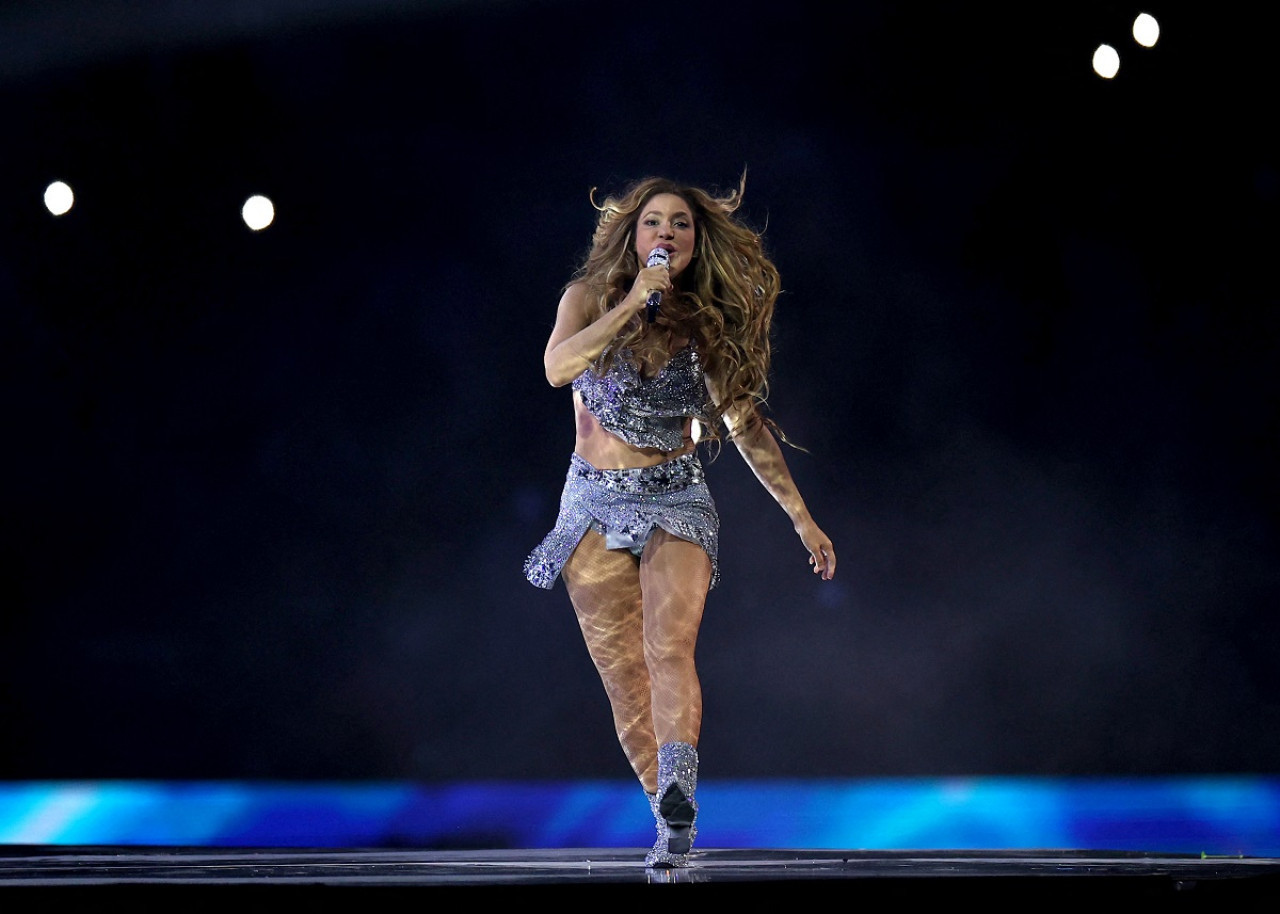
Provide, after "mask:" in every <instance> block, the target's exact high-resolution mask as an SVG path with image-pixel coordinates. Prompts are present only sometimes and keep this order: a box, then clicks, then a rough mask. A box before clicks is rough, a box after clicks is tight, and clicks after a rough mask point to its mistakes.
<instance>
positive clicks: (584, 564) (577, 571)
mask: <svg viewBox="0 0 1280 914" xmlns="http://www.w3.org/2000/svg"><path fill="white" fill-rule="evenodd" d="M562 576H563V578H564V582H565V586H566V587H567V588H568V591H569V599H570V600H571V601H572V602H573V608H574V611H575V612H576V613H577V615H578V624H579V625H580V626H581V627H582V636H583V638H584V639H585V640H586V642H587V651H588V652H589V653H590V654H591V659H592V661H593V662H594V663H595V665H596V670H598V671H599V673H600V679H601V680H602V681H603V682H604V688H605V693H606V694H607V695H608V696H609V704H610V706H611V707H612V709H613V725H614V729H615V730H616V731H617V734H618V742H620V743H621V744H622V751H623V752H624V753H626V756H627V760H628V761H629V762H630V763H631V767H632V769H633V770H634V771H635V773H636V777H638V778H639V779H640V783H641V784H642V785H643V786H644V789H645V790H646V791H648V792H649V793H653V792H654V791H656V790H657V787H658V746H660V745H662V744H663V743H669V742H674V741H680V742H686V743H689V744H690V745H693V746H697V744H698V733H699V731H700V729H701V727H702V687H701V685H699V683H698V673H697V670H696V669H695V667H694V661H693V654H694V648H695V646H696V644H697V641H698V628H699V626H701V624H702V611H703V606H704V604H705V602H706V598H707V589H708V587H709V586H710V584H711V560H710V559H709V558H708V557H707V554H706V553H705V552H703V551H702V548H701V547H700V546H698V545H697V544H696V543H691V542H688V541H687V540H682V539H680V538H679V537H677V536H673V535H671V534H670V533H667V532H666V531H665V530H662V529H656V530H654V532H653V535H652V536H651V537H650V539H649V542H648V544H647V545H646V546H645V550H644V556H643V557H642V558H640V559H637V558H636V557H635V556H634V555H632V554H631V553H630V552H627V551H625V550H609V549H606V548H605V545H604V536H603V535H602V534H600V533H597V532H596V531H594V530H588V531H587V533H586V535H585V536H584V537H583V538H582V542H581V543H579V544H578V548H577V549H576V550H574V553H573V555H572V556H570V557H569V561H568V562H567V563H566V564H565V566H564V569H563V571H562Z"/></svg>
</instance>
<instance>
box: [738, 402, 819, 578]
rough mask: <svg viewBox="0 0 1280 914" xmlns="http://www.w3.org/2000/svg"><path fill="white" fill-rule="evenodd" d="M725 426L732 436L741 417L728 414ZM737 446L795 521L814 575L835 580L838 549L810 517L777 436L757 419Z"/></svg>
mask: <svg viewBox="0 0 1280 914" xmlns="http://www.w3.org/2000/svg"><path fill="white" fill-rule="evenodd" d="M725 422H726V423H727V424H728V426H729V430H730V431H731V432H734V431H735V430H737V429H738V427H739V425H740V424H741V422H740V420H739V417H738V416H736V415H731V414H730V413H729V412H728V411H726V413H725ZM733 443H734V444H735V445H737V447H738V453H740V454H742V459H743V460H745V461H746V462H747V466H749V467H751V472H753V473H755V474H756V479H758V480H760V484H761V485H763V486H764V487H765V489H766V490H767V491H768V493H769V494H770V495H772V496H773V499H774V501H776V502H777V503H778V504H779V505H781V506H782V510H784V511H786V512H787V517H789V518H791V523H792V524H793V525H794V526H795V530H796V534H797V535H798V536H799V537H800V541H801V542H802V543H804V548H805V549H807V550H808V551H809V564H810V565H812V566H813V573H814V574H820V575H822V579H823V580H824V581H829V580H831V578H832V576H833V575H835V573H836V552H835V548H834V547H833V546H832V545H831V538H830V537H828V536H827V535H826V534H825V533H823V532H822V529H821V528H820V527H819V526H818V525H817V524H816V523H814V521H813V517H812V516H811V515H810V514H809V509H808V508H807V507H806V506H805V503H804V499H803V498H801V496H800V490H799V489H798V488H796V484H795V481H794V480H793V479H792V478H791V470H790V469H789V468H788V467H787V459H786V457H784V456H783V454H782V448H781V447H779V445H778V439H777V438H775V437H774V435H773V432H772V431H770V429H769V427H768V426H767V425H765V424H764V422H762V421H759V420H758V419H757V421H755V422H754V423H749V424H748V425H747V426H746V427H744V428H742V429H741V431H738V432H737V433H736V434H734V435H733Z"/></svg>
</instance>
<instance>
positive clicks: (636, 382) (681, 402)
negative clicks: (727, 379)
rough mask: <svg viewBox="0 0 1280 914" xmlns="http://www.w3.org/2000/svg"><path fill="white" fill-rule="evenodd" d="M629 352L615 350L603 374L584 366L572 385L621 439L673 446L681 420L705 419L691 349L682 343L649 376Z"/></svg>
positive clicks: (703, 392) (702, 388)
mask: <svg viewBox="0 0 1280 914" xmlns="http://www.w3.org/2000/svg"><path fill="white" fill-rule="evenodd" d="M629 356H630V353H629V352H621V353H619V354H618V357H617V358H615V359H614V360H613V364H612V365H611V366H610V367H609V370H608V371H607V372H606V373H605V374H604V375H597V374H596V373H595V371H593V370H590V369H588V370H587V371H584V372H583V373H582V374H580V375H579V376H578V377H577V378H575V379H574V381H573V389H574V390H576V391H577V392H578V394H579V396H581V397H582V403H583V405H584V406H586V407H587V409H588V410H589V411H590V412H591V415H593V416H595V417H596V421H598V422H599V423H600V425H601V427H602V428H604V429H605V430H606V431H609V432H612V433H613V434H615V435H617V436H618V437H619V438H621V439H622V440H623V441H625V442H627V444H630V445H632V446H633V447H654V448H658V449H660V450H663V451H675V450H679V449H680V448H681V447H682V446H683V445H684V425H685V420H686V419H690V418H692V419H698V420H699V421H702V422H707V421H709V420H708V417H707V414H706V403H707V388H706V384H705V382H704V381H703V377H702V360H701V359H699V358H698V352H697V350H696V349H694V348H693V347H692V346H685V347H684V348H683V349H681V350H679V351H677V352H676V353H675V354H673V355H672V356H671V358H670V360H669V361H668V362H667V364H666V365H664V366H663V368H662V370H661V371H659V372H658V373H657V374H656V375H654V376H653V377H652V378H645V377H643V376H642V375H641V374H640V369H639V368H637V367H636V366H635V365H633V364H632V363H631V360H630V358H629ZM601 358H602V359H603V358H604V355H602V356H601Z"/></svg>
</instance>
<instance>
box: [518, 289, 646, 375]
mask: <svg viewBox="0 0 1280 914" xmlns="http://www.w3.org/2000/svg"><path fill="white" fill-rule="evenodd" d="M657 269H658V270H661V269H663V268H657ZM642 280H643V281H642ZM665 282H666V275H665V273H659V272H655V270H653V269H647V270H643V271H641V275H640V276H639V277H637V281H636V283H635V284H634V285H633V286H632V287H631V291H629V292H628V293H627V297H626V298H624V299H623V300H622V301H621V302H619V303H618V305H617V307H614V308H610V309H609V310H608V311H606V312H605V313H604V314H602V315H601V316H600V317H598V318H596V319H595V320H594V321H593V320H591V318H590V315H589V313H588V305H587V296H586V288H585V286H583V285H582V284H581V283H574V284H573V285H571V286H569V288H567V289H565V292H564V295H562V296H561V297H560V307H559V308H558V309H557V310H556V325H555V328H554V329H553V330H552V331H551V338H550V339H549V340H547V351H546V352H545V353H543V356H542V364H543V367H544V368H545V369H546V372H547V381H548V383H550V384H551V386H552V387H564V385H566V384H568V383H569V382H570V381H572V380H573V379H574V378H576V377H577V376H578V375H580V374H582V373H583V372H584V371H586V370H587V369H588V368H590V367H591V366H592V365H593V364H595V360H596V359H597V358H599V357H600V353H602V352H604V350H605V348H606V347H607V346H608V345H609V344H610V343H611V342H613V339H614V337H616V336H617V335H618V333H619V332H620V331H621V330H622V328H623V327H625V326H626V325H627V322H628V321H629V320H631V318H632V317H633V316H634V315H636V314H638V313H640V312H641V311H643V310H644V304H645V298H646V297H647V296H648V294H649V290H650V289H651V288H655V287H656V288H659V289H661V290H663V291H665V287H664V286H663V283H665Z"/></svg>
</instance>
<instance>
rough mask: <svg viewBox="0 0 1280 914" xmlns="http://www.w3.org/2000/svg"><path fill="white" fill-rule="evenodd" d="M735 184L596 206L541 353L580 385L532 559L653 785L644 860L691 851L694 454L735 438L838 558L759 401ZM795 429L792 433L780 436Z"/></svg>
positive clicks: (558, 373) (707, 554) (715, 528)
mask: <svg viewBox="0 0 1280 914" xmlns="http://www.w3.org/2000/svg"><path fill="white" fill-rule="evenodd" d="M745 181H746V178H745V175H744V176H743V179H742V181H741V182H740V183H739V186H738V188H737V190H735V191H733V192H730V193H728V194H727V195H725V196H714V195H713V194H711V193H709V192H707V191H705V190H701V189H699V188H696V187H686V186H682V185H679V184H676V183H674V182H672V181H669V180H666V179H663V178H647V179H645V180H642V181H640V182H638V183H637V184H635V185H634V186H632V187H631V189H630V190H629V191H627V192H626V193H624V194H622V195H621V196H617V197H609V198H607V199H605V201H604V202H603V204H599V205H597V206H596V208H597V210H599V213H600V215H599V218H598V221H597V224H596V230H595V234H594V236H593V239H592V246H591V250H590V253H589V254H588V255H587V258H586V261H585V263H583V264H582V266H581V267H580V268H579V269H578V270H577V272H576V273H575V274H574V277H573V278H572V280H571V281H570V282H569V284H568V285H567V286H566V287H565V289H564V294H563V295H562V297H561V299H560V305H559V310H558V312H557V314H556V323H555V328H554V329H553V330H552V332H551V338H550V339H549V340H548V341H547V348H546V352H545V355H544V359H543V360H544V364H545V367H546V375H547V380H548V381H549V382H550V383H551V384H552V385H553V386H555V387H563V386H564V385H566V384H569V385H571V386H572V388H573V408H574V421H575V425H576V428H577V436H576V440H575V443H574V450H573V454H572V455H571V457H570V464H569V473H568V478H567V480H566V482H565V487H564V492H563V494H562V496H561V501H560V513H559V516H558V517H557V519H556V524H555V528H554V529H553V530H552V531H551V532H550V533H549V534H548V535H547V537H546V539H544V540H543V541H542V543H541V544H540V545H539V546H538V547H537V548H536V549H535V550H534V551H533V552H532V554H530V556H529V557H528V559H527V560H526V561H525V566H524V570H525V575H526V576H527V577H528V579H529V580H530V582H532V583H533V584H535V585H537V586H539V587H544V588H550V587H552V586H553V585H554V584H555V581H556V578H557V577H562V578H563V579H564V582H565V587H566V588H567V590H568V593H569V599H570V601H571V602H572V603H573V608H574V611H575V612H576V613H577V617H578V622H579V624H580V625H581V628H582V634H583V637H584V638H585V639H586V643H587V650H588V651H589V652H590V654H591V659H592V660H593V661H594V663H595V666H596V669H597V670H598V671H599V673H600V678H601V679H602V680H603V682H604V687H605V692H606V693H607V695H608V697H609V703H610V705H611V707H612V709H613V721H614V726H615V728H616V730H617V734H618V741H619V742H620V743H621V744H622V749H623V751H624V752H625V753H626V756H627V759H628V760H629V761H630V763H631V767H632V769H633V770H634V771H635V773H636V776H637V777H638V778H639V779H640V783H641V784H642V785H643V787H644V790H645V793H646V794H647V795H648V797H649V804H650V807H651V808H652V809H653V814H654V818H655V821H656V824H657V832H658V838H657V842H656V843H655V844H654V846H653V850H651V851H650V852H649V854H648V855H647V856H646V858H645V863H646V864H647V865H648V866H657V867H678V866H685V865H687V863H688V858H689V853H690V850H691V848H692V844H693V839H694V837H695V835H696V834H697V828H696V825H695V819H696V815H697V808H698V807H697V803H696V801H695V799H694V795H695V792H696V790H697V779H698V752H697V745H698V735H699V732H700V730H701V725H702V691H701V687H700V685H699V683H698V673H697V670H696V668H695V665H694V648H695V646H696V644H697V640H698V629H699V626H700V625H701V623H702V612H703V606H704V604H705V602H706V597H707V592H708V591H709V590H710V589H711V588H713V587H715V586H716V583H717V581H718V579H719V565H718V559H717V547H718V534H719V517H718V516H717V514H716V507H715V503H714V502H713V501H712V498H711V493H710V491H709V490H708V489H707V484H706V481H705V479H704V476H703V469H702V464H701V463H700V462H699V459H698V456H697V453H696V444H697V441H698V438H699V437H703V438H705V439H706V440H711V441H716V442H718V440H719V439H720V438H721V437H724V436H726V435H727V437H728V438H729V440H731V441H732V442H733V443H734V444H735V445H736V446H737V448H738V451H739V452H740V453H741V454H742V456H743V458H744V459H745V460H746V461H747V464H748V465H749V466H750V467H751V469H752V471H753V472H754V473H755V475H756V478H757V479H759V480H760V482H761V484H762V485H763V486H764V487H765V489H767V490H768V492H769V494H770V495H772V496H773V498H774V499H775V500H776V501H777V502H778V504H779V505H781V506H782V509H783V510H784V511H786V513H787V516H788V517H790V518H791V522H792V524H793V525H794V526H795V531H796V533H797V534H798V535H799V537H800V541H801V542H802V543H803V544H804V548H805V549H806V550H807V551H808V553H809V563H810V564H811V565H812V566H813V571H814V573H816V574H818V575H820V576H821V577H822V578H823V579H824V580H830V579H831V577H832V575H834V574H835V570H836V556H835V551H834V550H833V548H832V545H831V540H830V539H829V538H828V537H827V535H826V534H825V533H823V532H822V530H821V529H820V528H819V527H818V525H817V524H816V523H814V520H813V518H812V517H811V516H810V514H809V510H808V508H806V507H805V503H804V500H803V499H802V498H801V497H800V492H799V491H798V490H797V489H796V485H795V483H794V482H793V481H792V478H791V473H790V471H789V470H788V468H787V463H786V460H785V458H784V457H783V454H782V450H781V448H780V446H779V444H778V438H777V437H775V433H774V432H775V429H776V426H774V424H773V423H772V421H771V420H769V419H766V418H765V417H764V416H763V415H762V408H763V404H764V398H765V396H766V393H767V378H768V374H769V358H770V341H769V330H770V325H771V322H772V319H773V308H774V302H775V300H776V299H777V297H778V292H779V278H778V270H777V268H776V267H775V266H774V264H773V263H772V261H770V259H769V258H768V257H767V256H765V254H764V252H763V249H762V245H761V240H760V237H759V235H758V234H757V233H756V232H754V231H752V230H751V229H749V228H748V227H747V226H745V225H744V224H743V223H742V222H740V221H739V220H738V219H737V218H736V217H735V212H736V211H737V209H738V207H739V206H740V204H741V202H742V193H743V191H744V189H745ZM784 440H785V439H784Z"/></svg>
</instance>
